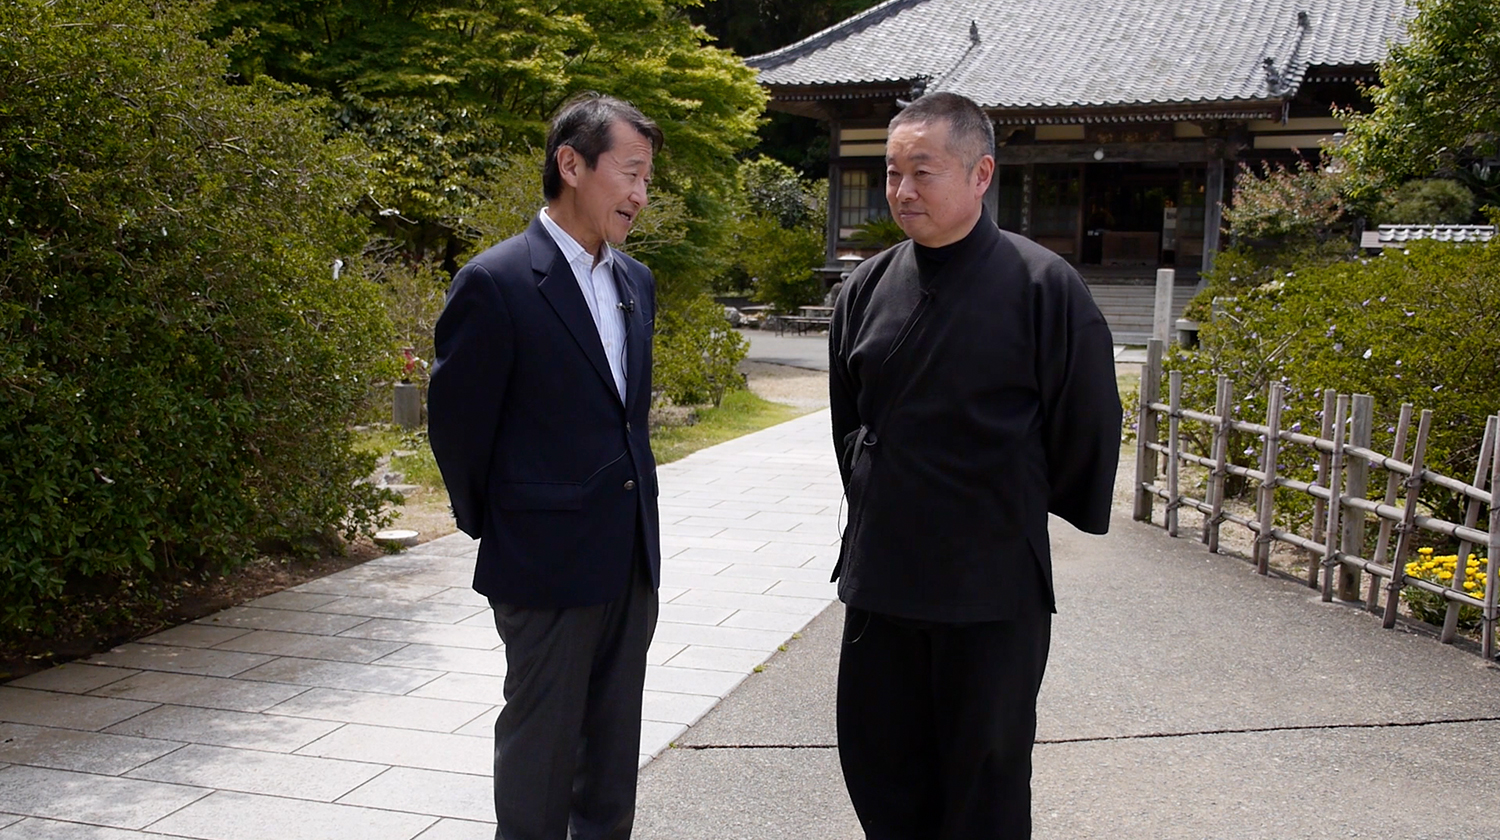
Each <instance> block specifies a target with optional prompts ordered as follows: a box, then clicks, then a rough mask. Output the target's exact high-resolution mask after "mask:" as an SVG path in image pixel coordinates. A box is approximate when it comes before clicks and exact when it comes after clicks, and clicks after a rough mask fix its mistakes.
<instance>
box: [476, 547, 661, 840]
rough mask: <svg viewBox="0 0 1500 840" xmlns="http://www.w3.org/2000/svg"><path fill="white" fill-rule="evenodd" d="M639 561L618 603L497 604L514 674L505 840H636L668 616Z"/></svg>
mask: <svg viewBox="0 0 1500 840" xmlns="http://www.w3.org/2000/svg"><path fill="white" fill-rule="evenodd" d="M638 554H639V552H638ZM637 560H638V562H637V563H636V564H635V571H634V572H632V578H631V582H630V586H629V587H628V588H627V590H626V592H625V594H624V595H622V596H621V597H620V598H618V599H616V600H614V601H611V602H609V603H607V604H600V605H598V606H590V607H570V608H566V609H538V608H518V607H511V606H507V605H505V604H500V603H495V602H491V606H492V607H493V608H494V610H495V626H496V628H497V629H499V631H500V638H501V639H502V640H503V641H504V642H505V660H506V665H507V672H506V676H505V707H504V708H502V709H501V710H500V717H499V719H498V720H496V721H495V818H496V822H497V825H496V827H495V837H496V840H564V838H567V837H570V836H571V837H572V838H573V840H626V838H628V837H630V829H631V826H632V824H633V822H634V820H635V783H636V765H637V763H638V758H639V756H640V750H641V692H642V690H643V688H644V686H645V681H646V649H647V648H648V647H650V646H651V636H652V634H653V633H654V632H655V630H656V614H657V596H656V591H655V590H654V589H652V587H651V579H650V573H649V572H648V571H647V570H646V564H645V560H644V558H643V556H638V557H637ZM570 830H571V834H570Z"/></svg>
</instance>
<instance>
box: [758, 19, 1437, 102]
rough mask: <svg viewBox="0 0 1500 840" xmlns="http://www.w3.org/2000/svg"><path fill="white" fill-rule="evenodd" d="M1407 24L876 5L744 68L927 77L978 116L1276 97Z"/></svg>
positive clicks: (892, 78)
mask: <svg viewBox="0 0 1500 840" xmlns="http://www.w3.org/2000/svg"><path fill="white" fill-rule="evenodd" d="M1301 12H1305V13H1306V16H1305V25H1304V24H1303V23H1302V22H1300V21H1301V20H1302V18H1299V13H1301ZM1412 13H1413V12H1412V9H1411V8H1410V7H1408V6H1407V4H1406V3H1405V2H1403V0H886V2H884V3H882V4H880V5H878V6H876V7H874V8H872V9H870V10H868V11H866V12H864V13H862V14H859V15H856V16H854V17H852V18H849V19H848V20H846V21H844V22H842V23H840V24H838V25H836V26H833V27H830V28H829V29H826V30H824V31H822V32H819V33H818V34H816V35H813V36H812V37H810V38H807V39H804V40H802V41H799V42H797V43H795V44H792V45H790V46H787V47H783V48H782V49H779V50H776V51H775V52H770V53H766V54H764V55H759V56H755V57H753V58H750V59H747V63H749V64H750V66H752V67H756V68H758V69H759V70H760V71H761V73H760V81H761V83H762V84H766V85H770V86H773V87H776V86H802V85H836V84H860V83H873V82H897V81H907V80H914V79H917V78H928V79H930V80H931V83H930V84H929V86H928V88H927V89H928V90H929V91H939V90H948V91H954V92H956V93H961V94H963V95H965V96H968V97H970V98H971V99H974V100H975V101H976V102H978V103H979V104H981V105H983V106H985V107H988V108H1049V107H1075V106H1110V105H1133V104H1148V103H1160V104H1166V103H1175V102H1181V103H1201V102H1224V101H1247V100H1249V101H1253V100H1263V99H1280V98H1282V97H1284V96H1287V95H1289V94H1290V93H1291V92H1295V90H1296V88H1297V87H1298V86H1299V85H1300V84H1301V82H1302V80H1303V78H1304V75H1305V74H1306V72H1307V70H1308V69H1309V68H1310V67H1316V66H1327V67H1345V66H1350V65H1366V66H1369V65H1374V64H1377V63H1378V62H1379V61H1380V60H1381V59H1382V58H1383V57H1384V56H1385V55H1386V53H1387V51H1388V49H1389V45H1390V43H1391V42H1392V41H1394V40H1399V39H1401V38H1403V37H1404V27H1405V23H1406V21H1407V20H1409V19H1410V17H1411V15H1412ZM976 31H977V36H978V38H977V41H976V40H974V37H973V36H974V33H975V32H976ZM1267 59H1269V64H1268V63H1267ZM1268 68H1269V70H1270V72H1268Z"/></svg>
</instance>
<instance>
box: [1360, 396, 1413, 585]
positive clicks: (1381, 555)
mask: <svg viewBox="0 0 1500 840" xmlns="http://www.w3.org/2000/svg"><path fill="white" fill-rule="evenodd" d="M1411 412H1412V407H1411V403H1402V405H1401V419H1400V420H1398V421H1396V442H1395V443H1394V444H1393V445H1392V446H1391V457H1392V458H1394V459H1396V460H1397V461H1401V460H1404V459H1405V458H1406V438H1407V435H1408V434H1410V432H1411ZM1400 489H1401V476H1400V475H1398V474H1396V473H1394V472H1392V473H1391V474H1390V475H1389V476H1388V477H1387V478H1386V481H1385V503H1386V504H1387V505H1395V504H1396V492H1397V491H1398V490H1400ZM1394 525H1395V523H1393V522H1391V520H1389V519H1386V518H1384V517H1382V518H1381V520H1380V534H1379V535H1378V536H1377V537H1376V538H1375V556H1374V557H1372V558H1370V559H1371V562H1373V563H1375V564H1376V565H1377V566H1383V565H1385V564H1386V562H1387V561H1388V560H1389V558H1390V552H1391V530H1392V528H1393V527H1394ZM1379 606H1380V576H1379V575H1370V588H1369V590H1367V591H1366V593H1365V607H1366V608H1367V609H1369V610H1370V611H1371V612H1374V611H1375V609H1376V608H1377V607H1379Z"/></svg>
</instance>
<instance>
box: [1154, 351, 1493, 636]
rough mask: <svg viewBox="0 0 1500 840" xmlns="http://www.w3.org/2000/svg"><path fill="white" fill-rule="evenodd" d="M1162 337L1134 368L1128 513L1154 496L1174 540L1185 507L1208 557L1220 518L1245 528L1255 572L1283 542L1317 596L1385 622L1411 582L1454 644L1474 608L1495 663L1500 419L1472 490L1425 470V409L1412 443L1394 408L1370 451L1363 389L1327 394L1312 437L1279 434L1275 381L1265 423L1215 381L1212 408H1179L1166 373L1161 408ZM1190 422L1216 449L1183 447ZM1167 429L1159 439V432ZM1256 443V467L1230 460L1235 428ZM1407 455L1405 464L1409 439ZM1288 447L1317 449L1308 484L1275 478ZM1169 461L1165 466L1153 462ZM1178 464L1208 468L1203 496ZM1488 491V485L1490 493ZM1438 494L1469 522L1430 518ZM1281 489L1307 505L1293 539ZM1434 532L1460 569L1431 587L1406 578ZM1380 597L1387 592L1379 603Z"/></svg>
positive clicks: (1178, 392)
mask: <svg viewBox="0 0 1500 840" xmlns="http://www.w3.org/2000/svg"><path fill="white" fill-rule="evenodd" d="M1163 350H1164V347H1163V344H1162V342H1161V341H1157V340H1153V341H1151V343H1150V344H1149V346H1148V348H1147V354H1146V355H1147V360H1146V364H1145V366H1144V367H1142V369H1141V390H1140V404H1139V406H1138V409H1137V410H1138V426H1137V428H1138V439H1137V443H1136V478H1135V518H1136V519H1137V520H1140V521H1143V522H1152V521H1153V507H1154V503H1155V501H1156V500H1157V499H1161V500H1164V501H1165V502H1166V512H1165V528H1166V530H1167V533H1168V534H1170V535H1171V536H1173V537H1176V536H1178V532H1179V530H1180V528H1179V521H1178V519H1179V517H1178V512H1179V511H1180V510H1181V509H1182V508H1191V509H1193V510H1197V511H1199V512H1201V513H1202V514H1203V527H1202V531H1201V534H1200V535H1199V536H1200V539H1201V540H1202V541H1203V542H1204V543H1205V544H1206V545H1207V546H1208V550H1209V551H1212V552H1215V553H1218V552H1219V551H1220V530H1221V528H1222V526H1223V524H1224V523H1225V522H1229V523H1233V524H1236V525H1239V526H1241V527H1243V528H1246V529H1248V530H1249V531H1250V532H1251V533H1252V534H1253V535H1254V544H1253V550H1252V552H1251V556H1250V560H1251V562H1252V563H1254V565H1255V569H1256V571H1257V572H1258V573H1260V574H1262V575H1265V574H1268V573H1269V571H1270V559H1271V547H1272V543H1275V542H1281V543H1285V544H1287V545H1292V546H1295V547H1297V548H1300V549H1302V550H1304V551H1306V552H1308V553H1309V554H1310V555H1311V557H1312V560H1311V561H1310V562H1309V563H1308V569H1307V576H1306V583H1307V585H1308V586H1310V587H1313V588H1319V587H1321V590H1322V597H1323V600H1324V601H1332V600H1333V599H1334V598H1335V596H1337V597H1338V599H1339V600H1341V601H1346V602H1359V603H1360V604H1361V605H1362V606H1364V607H1365V608H1367V609H1369V610H1370V611H1372V612H1377V613H1380V614H1381V615H1382V616H1383V619H1384V622H1383V623H1384V626H1385V627H1386V628H1387V629H1389V628H1391V627H1393V626H1395V623H1396V619H1397V609H1398V607H1399V604H1400V601H1401V591H1402V589H1403V588H1406V587H1415V588H1417V589H1420V590H1422V591H1425V592H1428V593H1431V594H1432V595H1435V596H1437V597H1438V598H1441V599H1442V603H1444V604H1446V612H1445V616H1444V622H1443V628H1442V633H1441V639H1442V641H1443V642H1445V643H1448V642H1452V641H1453V639H1454V637H1455V635H1456V634H1457V630H1458V619H1459V610H1460V609H1461V608H1462V607H1465V606H1469V607H1476V608H1478V609H1479V610H1480V611H1481V615H1482V619H1481V625H1480V630H1481V646H1482V649H1483V654H1484V656H1485V658H1486V659H1493V658H1494V657H1495V643H1496V638H1495V636H1496V629H1497V618H1500V609H1497V602H1500V568H1497V566H1500V510H1497V508H1496V504H1495V495H1496V494H1495V488H1496V487H1497V486H1500V456H1497V453H1496V449H1497V438H1500V415H1491V416H1490V417H1489V418H1488V420H1487V422H1486V424H1485V433H1484V440H1483V443H1482V445H1481V447H1480V453H1479V462H1478V465H1477V467H1476V469H1475V473H1474V480H1473V483H1468V482H1465V481H1461V480H1459V479H1456V478H1451V477H1449V476H1445V475H1441V474H1438V473H1435V472H1433V471H1431V470H1429V469H1426V467H1425V466H1424V465H1423V462H1424V458H1425V454H1426V449H1427V442H1428V435H1429V432H1430V430H1431V428H1432V412H1431V411H1427V410H1424V411H1422V412H1421V414H1420V415H1419V416H1418V417H1417V418H1416V436H1415V439H1414V440H1413V439H1412V434H1411V433H1412V428H1411V427H1412V421H1413V413H1414V410H1413V408H1412V406H1410V405H1403V406H1402V407H1401V416H1400V420H1399V421H1398V422H1397V425H1396V430H1395V439H1394V442H1393V446H1392V452H1391V453H1390V454H1386V453H1383V452H1376V451H1374V450H1373V449H1371V448H1370V446H1371V443H1370V441H1371V426H1372V421H1373V417H1374V402H1373V400H1372V399H1371V398H1370V397H1368V396H1366V395H1363V394H1354V395H1349V394H1337V393H1335V392H1334V391H1331V390H1329V391H1325V392H1324V400H1323V419H1322V428H1321V431H1320V433H1319V434H1318V435H1316V436H1313V435H1305V434H1301V433H1300V432H1297V431H1291V430H1288V429H1284V428H1282V422H1281V421H1282V402H1283V391H1282V385H1281V383H1279V382H1273V383H1272V384H1271V386H1270V393H1269V395H1268V396H1269V399H1268V408H1267V412H1266V419H1265V422H1264V423H1253V422H1248V421H1244V420H1236V419H1234V418H1233V417H1232V416H1231V414H1232V406H1233V405H1234V393H1233V389H1232V387H1231V385H1230V383H1229V380H1228V378H1227V377H1223V376H1221V377H1219V380H1218V393H1217V397H1216V399H1215V406H1214V409H1213V411H1212V413H1208V412H1202V411H1194V410H1191V409H1187V408H1184V407H1183V406H1182V374H1181V372H1180V371H1173V372H1172V373H1171V374H1170V376H1169V377H1168V386H1167V401H1166V402H1165V403H1163V402H1161V382H1162V353H1163ZM1183 421H1196V422H1200V423H1203V424H1205V425H1206V426H1207V427H1208V428H1210V429H1212V430H1213V440H1212V445H1211V446H1209V447H1208V448H1209V449H1210V451H1209V452H1208V453H1207V454H1199V453H1194V452H1189V451H1187V448H1186V447H1185V446H1184V442H1185V441H1184V436H1183V434H1182V430H1181V425H1182V422H1183ZM1163 426H1165V432H1166V440H1165V441H1163V440H1162V439H1161V438H1162V432H1163V428H1162V427H1163ZM1236 431H1238V432H1243V433H1247V434H1250V435H1255V436H1258V437H1259V438H1260V441H1261V449H1260V463H1259V466H1258V467H1256V468H1250V467H1244V466H1240V465H1238V464H1234V463H1232V462H1231V459H1230V457H1229V439H1230V435H1231V434H1232V433H1233V432H1236ZM1409 443H1410V444H1411V446H1410V449H1411V454H1410V458H1409V459H1408V458H1407V448H1408V444H1409ZM1288 447H1311V448H1312V449H1313V450H1314V451H1315V452H1316V454H1317V467H1316V476H1315V478H1314V480H1313V481H1312V482H1303V481H1298V480H1295V479H1293V478H1290V477H1288V476H1284V475H1281V474H1279V472H1278V469H1277V467H1278V465H1279V464H1280V463H1282V453H1283V452H1284V451H1286V450H1287V448H1288ZM1162 457H1164V458H1165V461H1166V463H1165V465H1164V468H1163V465H1161V464H1159V460H1160V458H1162ZM1185 464H1192V465H1196V466H1198V467H1202V468H1204V469H1205V470H1207V471H1208V473H1207V481H1206V483H1205V485H1204V489H1203V496H1204V498H1202V499H1197V498H1193V497H1191V496H1189V495H1187V494H1186V493H1185V492H1183V491H1184V487H1183V484H1184V482H1183V481H1182V475H1181V468H1182V466H1183V465H1185ZM1376 470H1378V471H1383V473H1384V475H1385V486H1384V493H1383V495H1382V496H1381V497H1380V498H1379V500H1376V499H1372V498H1370V496H1371V495H1372V494H1371V490H1372V486H1371V473H1372V471H1376ZM1230 476H1236V477H1239V478H1242V479H1245V480H1246V481H1247V482H1249V483H1251V484H1253V485H1254V487H1255V491H1256V492H1255V512H1254V515H1253V516H1241V515H1236V514H1234V513H1231V512H1230V511H1229V510H1226V507H1225V483H1226V480H1227V479H1228V478H1229V477H1230ZM1486 485H1488V487H1489V489H1488V490H1486V489H1485V486H1486ZM1429 487H1437V488H1441V489H1442V490H1444V491H1447V492H1450V493H1453V494H1456V496H1457V497H1458V498H1459V499H1460V500H1461V501H1462V503H1463V509H1464V513H1465V515H1464V521H1463V522H1462V523H1458V522H1448V521H1446V520H1443V519H1439V518H1436V517H1433V516H1430V515H1428V513H1427V510H1428V509H1427V508H1426V507H1425V506H1424V505H1422V503H1421V502H1420V501H1419V496H1420V494H1421V493H1422V491H1423V489H1424V488H1429ZM1277 488H1287V489H1289V490H1292V491H1294V492H1298V493H1303V494H1306V495H1308V496H1310V497H1312V499H1313V516H1312V525H1311V527H1310V528H1309V529H1306V530H1311V531H1312V533H1311V534H1299V533H1294V532H1292V531H1289V530H1286V529H1283V528H1280V527H1277V525H1276V510H1275V504H1276V490H1277ZM1486 510H1487V511H1488V518H1489V530H1488V532H1485V531H1481V530H1478V528H1479V522H1480V518H1481V516H1480V514H1481V511H1486ZM1375 525H1378V528H1379V530H1378V533H1377V534H1376V535H1375V544H1374V548H1373V551H1372V552H1371V555H1370V556H1369V557H1365V556H1362V555H1363V553H1364V552H1365V550H1366V545H1367V537H1368V535H1369V528H1370V527H1371V526H1375ZM1424 531H1425V532H1428V533H1432V534H1439V535H1442V536H1445V537H1448V538H1449V539H1454V540H1457V541H1458V563H1457V565H1456V567H1455V569H1454V573H1453V577H1452V578H1451V579H1450V580H1448V581H1446V582H1442V583H1440V582H1435V581H1430V580H1425V579H1422V578H1419V577H1414V576H1410V575H1408V574H1407V573H1406V564H1407V563H1408V562H1410V561H1412V560H1413V559H1415V558H1417V557H1418V556H1419V555H1418V552H1417V549H1416V545H1417V543H1418V538H1419V535H1420V534H1421V532H1424ZM1476 547H1487V549H1488V564H1487V566H1486V569H1485V583H1484V591H1483V595H1482V597H1477V596H1476V595H1474V594H1471V593H1470V592H1469V591H1467V590H1466V589H1465V587H1464V583H1465V582H1466V581H1467V580H1469V576H1468V572H1467V566H1466V563H1465V558H1467V557H1468V555H1469V553H1470V552H1471V551H1472V550H1474V549H1475V548H1476ZM1362 576H1368V579H1369V584H1368V588H1367V590H1366V591H1365V592H1364V593H1361V592H1360V579H1361V577H1362ZM1382 595H1384V597H1383V598H1382Z"/></svg>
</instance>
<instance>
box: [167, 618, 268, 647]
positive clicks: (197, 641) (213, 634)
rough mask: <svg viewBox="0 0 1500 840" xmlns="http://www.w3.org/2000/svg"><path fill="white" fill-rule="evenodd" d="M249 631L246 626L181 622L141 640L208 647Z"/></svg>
mask: <svg viewBox="0 0 1500 840" xmlns="http://www.w3.org/2000/svg"><path fill="white" fill-rule="evenodd" d="M249 632H250V628H248V627H213V626H210V625H207V624H181V625H178V626H176V627H170V628H168V629H166V630H163V631H161V632H160V633H153V634H151V635H150V636H147V637H145V638H143V639H141V641H142V642H143V643H145V644H151V645H181V646H183V647H198V648H208V647H213V646H214V645H217V644H219V643H221V642H227V641H229V640H230V639H233V638H235V637H237V636H243V635H245V634H246V633H249Z"/></svg>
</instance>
